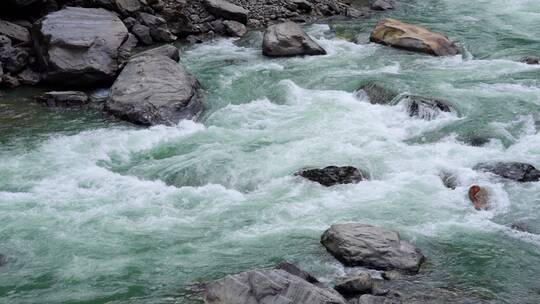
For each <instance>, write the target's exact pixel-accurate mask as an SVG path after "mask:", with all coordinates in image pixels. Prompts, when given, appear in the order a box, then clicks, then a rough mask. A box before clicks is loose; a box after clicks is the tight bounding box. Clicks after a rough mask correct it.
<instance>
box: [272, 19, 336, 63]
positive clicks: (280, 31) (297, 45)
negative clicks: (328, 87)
mask: <svg viewBox="0 0 540 304" xmlns="http://www.w3.org/2000/svg"><path fill="white" fill-rule="evenodd" d="M263 54H264V55H265V56H269V57H280V56H301V55H325V54H326V51H325V50H324V49H323V48H322V47H321V46H320V45H318V44H317V43H316V42H315V41H313V39H311V38H310V37H309V36H308V34H306V32H304V30H303V29H302V28H301V27H300V26H299V25H298V24H296V23H293V22H284V23H280V24H275V25H271V26H269V27H268V28H267V29H266V32H265V33H264V37H263Z"/></svg>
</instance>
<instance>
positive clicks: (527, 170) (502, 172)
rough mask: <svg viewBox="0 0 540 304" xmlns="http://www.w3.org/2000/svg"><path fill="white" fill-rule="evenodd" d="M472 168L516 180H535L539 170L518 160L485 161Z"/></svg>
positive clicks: (537, 179) (538, 177)
mask: <svg viewBox="0 0 540 304" xmlns="http://www.w3.org/2000/svg"><path fill="white" fill-rule="evenodd" d="M473 169H474V170H477V171H483V172H489V173H492V174H495V175H498V176H501V177H504V178H506V179H510V180H514V181H517V182H536V181H539V180H540V171H539V170H537V169H536V168H535V167H534V166H532V165H530V164H526V163H520V162H487V163H480V164H478V165H476V166H475V167H474V168H473Z"/></svg>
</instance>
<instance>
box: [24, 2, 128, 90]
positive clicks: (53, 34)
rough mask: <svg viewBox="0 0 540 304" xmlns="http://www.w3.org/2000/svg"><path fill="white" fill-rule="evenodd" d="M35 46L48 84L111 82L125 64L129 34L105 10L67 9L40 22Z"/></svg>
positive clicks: (116, 19) (113, 15)
mask: <svg viewBox="0 0 540 304" xmlns="http://www.w3.org/2000/svg"><path fill="white" fill-rule="evenodd" d="M33 35H34V36H35V40H34V45H35V49H36V51H37V54H38V59H39V61H40V63H41V65H42V68H43V69H44V76H45V80H46V81H48V82H53V83H61V84H84V85H88V84H94V83H98V82H110V81H112V80H113V79H114V77H115V76H116V74H117V72H118V70H119V68H120V66H121V64H122V62H121V60H120V59H119V58H120V57H121V56H119V50H121V46H122V45H123V43H124V42H125V41H127V40H128V37H129V35H128V30H127V28H126V27H125V26H124V24H123V23H122V21H121V20H120V19H119V18H118V17H117V16H116V15H115V14H113V13H111V12H109V11H107V10H104V9H95V8H80V7H67V8H65V9H63V10H60V11H57V12H54V13H51V14H49V15H47V16H46V17H45V18H43V19H42V20H40V21H39V22H38V23H37V25H36V26H35V28H34V30H33Z"/></svg>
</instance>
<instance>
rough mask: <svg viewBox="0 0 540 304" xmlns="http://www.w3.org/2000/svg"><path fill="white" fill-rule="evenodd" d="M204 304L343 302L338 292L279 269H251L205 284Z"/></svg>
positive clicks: (326, 303) (340, 303)
mask: <svg viewBox="0 0 540 304" xmlns="http://www.w3.org/2000/svg"><path fill="white" fill-rule="evenodd" d="M204 301H205V303H207V304H239V303H246V304H247V303H253V304H255V303H265V304H285V303H291V304H292V303H294V304H329V303H332V304H346V303H347V301H346V300H345V299H343V297H341V296H340V295H339V294H338V293H336V292H335V291H332V290H331V289H326V288H321V287H318V286H316V285H314V284H311V283H309V282H307V281H305V280H303V279H302V278H300V277H298V276H295V275H292V274H290V273H288V272H286V271H284V270H281V269H271V270H252V271H247V272H243V273H239V274H236V275H231V276H227V277H225V278H223V279H220V280H217V281H214V282H211V283H209V284H207V286H206V288H205V292H204Z"/></svg>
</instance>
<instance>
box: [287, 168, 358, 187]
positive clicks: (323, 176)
mask: <svg viewBox="0 0 540 304" xmlns="http://www.w3.org/2000/svg"><path fill="white" fill-rule="evenodd" d="M295 175H298V176H302V177H303V178H306V179H309V180H310V181H314V182H317V183H319V184H321V185H323V186H326V187H330V186H334V185H337V184H353V183H358V182H361V181H363V180H365V179H366V177H365V176H364V175H363V174H362V172H360V170H358V169H356V168H354V167H351V166H344V167H337V166H328V167H325V168H322V169H308V170H303V171H299V172H296V173H295Z"/></svg>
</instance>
